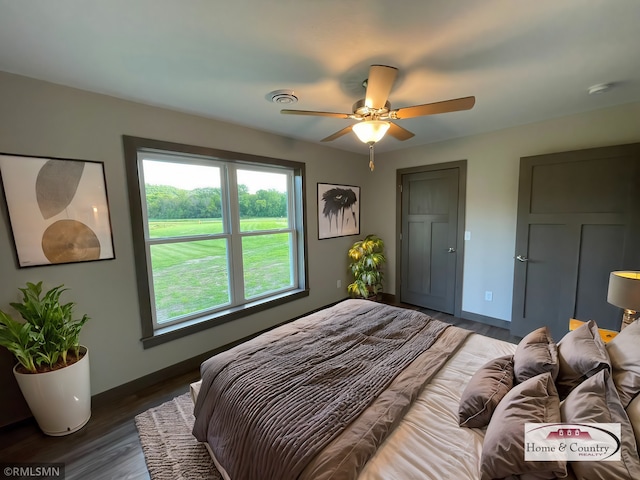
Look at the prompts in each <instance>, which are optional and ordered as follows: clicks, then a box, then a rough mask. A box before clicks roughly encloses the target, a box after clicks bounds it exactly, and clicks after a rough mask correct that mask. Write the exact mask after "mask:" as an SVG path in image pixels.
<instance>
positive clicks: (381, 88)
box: [280, 65, 476, 170]
mask: <svg viewBox="0 0 640 480" xmlns="http://www.w3.org/2000/svg"><path fill="white" fill-rule="evenodd" d="M397 74H398V69H397V68H395V67H389V66H386V65H371V67H370V68H369V77H368V78H367V79H366V80H365V81H364V82H363V87H365V88H366V93H365V98H363V99H361V100H358V101H357V102H356V103H354V104H353V113H333V112H316V111H309V110H287V109H284V110H280V113H284V114H288V115H315V116H320V117H333V118H342V119H352V120H358V123H355V124H353V125H349V126H347V127H345V128H343V129H342V130H338V131H337V132H335V133H334V134H332V135H329V136H328V137H326V138H323V139H322V141H323V142H330V141H332V140H335V139H336V138H340V137H342V136H343V135H346V134H347V133H349V132H350V131H352V130H353V132H354V133H355V134H356V135H357V136H358V138H359V139H360V141H362V142H363V143H366V144H368V145H369V168H371V170H373V167H374V165H373V145H374V144H375V143H376V142H378V141H380V140H381V139H382V137H384V135H385V133H387V131H389V135H391V136H392V137H394V138H396V139H398V140H408V139H409V138H411V137H413V136H414V134H413V133H412V132H410V131H409V130H407V129H405V128H402V127H401V126H399V125H397V124H396V123H393V122H391V121H390V120H404V119H406V118H413V117H420V116H425V115H435V114H438V113H447V112H457V111H460V110H469V109H470V108H472V107H473V105H474V104H475V102H476V98H475V97H463V98H457V99H454V100H445V101H442V102H435V103H427V104H424V105H414V106H412V107H404V108H397V109H393V110H392V109H391V104H390V103H389V100H388V97H389V93H390V92H391V88H392V87H393V83H394V81H395V79H396V75H397Z"/></svg>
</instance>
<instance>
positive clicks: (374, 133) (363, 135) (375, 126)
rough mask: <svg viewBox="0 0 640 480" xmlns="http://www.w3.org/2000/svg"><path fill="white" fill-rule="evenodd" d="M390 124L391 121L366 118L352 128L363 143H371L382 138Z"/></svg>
mask: <svg viewBox="0 0 640 480" xmlns="http://www.w3.org/2000/svg"><path fill="white" fill-rule="evenodd" d="M390 126H391V124H390V123H389V122H384V121H382V120H364V121H363V122H360V123H356V124H355V125H353V127H351V128H352V130H353V133H355V134H356V136H357V137H358V138H359V139H360V141H361V142H362V143H366V144H368V145H371V144H373V143H376V142H379V141H380V140H382V137H384V134H385V133H387V130H389V127H390Z"/></svg>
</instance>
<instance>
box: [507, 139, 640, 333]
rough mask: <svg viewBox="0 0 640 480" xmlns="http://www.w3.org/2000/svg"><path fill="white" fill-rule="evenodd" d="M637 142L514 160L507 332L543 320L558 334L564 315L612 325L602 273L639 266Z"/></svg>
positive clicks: (615, 319)
mask: <svg viewBox="0 0 640 480" xmlns="http://www.w3.org/2000/svg"><path fill="white" fill-rule="evenodd" d="M639 194H640V144H632V145H622V146H615V147H606V148H596V149H589V150H581V151H575V152H565V153H557V154H550V155H540V156H535V157H525V158H522V159H521V162H520V186H519V192H518V220H517V232H516V251H515V255H514V264H515V265H514V291H513V311H512V325H511V332H512V333H513V334H514V335H518V336H524V335H526V334H527V333H529V332H530V331H532V330H534V329H536V328H538V327H541V326H543V325H547V326H549V327H550V329H551V333H552V335H553V338H554V339H556V340H560V338H562V336H563V335H564V334H565V333H566V332H567V331H568V326H569V319H570V318H578V319H581V320H589V319H593V320H596V322H597V323H598V326H600V327H602V328H608V329H614V330H618V329H619V328H620V321H621V315H622V314H621V310H620V309H618V308H616V307H614V306H612V305H610V304H609V303H607V288H608V281H609V273H610V272H611V271H613V270H637V269H640V241H639V240H638V239H639V238H640V235H639V234H640V221H639V217H640V215H639V212H640V196H639Z"/></svg>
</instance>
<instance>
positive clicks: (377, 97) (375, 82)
mask: <svg viewBox="0 0 640 480" xmlns="http://www.w3.org/2000/svg"><path fill="white" fill-rule="evenodd" d="M397 74H398V69H397V68H394V67H387V66H386V65H371V68H370V69H369V78H367V93H366V95H365V101H364V104H365V105H366V106H367V107H369V108H376V109H380V108H384V106H385V104H386V103H387V99H388V98H389V93H391V87H393V82H395V80H396V75H397Z"/></svg>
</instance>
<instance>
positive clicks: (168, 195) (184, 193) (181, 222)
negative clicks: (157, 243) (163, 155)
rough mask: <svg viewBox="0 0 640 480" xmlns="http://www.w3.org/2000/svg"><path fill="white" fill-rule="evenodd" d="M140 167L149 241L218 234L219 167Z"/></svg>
mask: <svg viewBox="0 0 640 480" xmlns="http://www.w3.org/2000/svg"><path fill="white" fill-rule="evenodd" d="M143 168H144V180H145V197H146V205H147V217H148V218H149V237H150V238H160V237H176V236H182V235H198V234H211V233H220V232H221V231H222V230H221V229H222V200H221V188H220V174H221V170H220V168H219V167H217V166H204V165H194V164H186V163H180V162H164V161H155V160H143ZM212 219H216V220H217V221H211V220H212ZM158 220H165V222H158ZM166 220H171V222H166ZM185 221H189V222H186V223H185ZM187 223H188V225H187Z"/></svg>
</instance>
